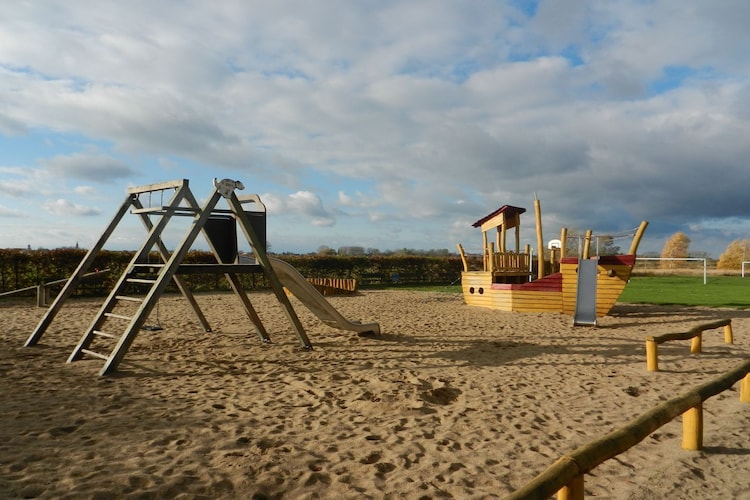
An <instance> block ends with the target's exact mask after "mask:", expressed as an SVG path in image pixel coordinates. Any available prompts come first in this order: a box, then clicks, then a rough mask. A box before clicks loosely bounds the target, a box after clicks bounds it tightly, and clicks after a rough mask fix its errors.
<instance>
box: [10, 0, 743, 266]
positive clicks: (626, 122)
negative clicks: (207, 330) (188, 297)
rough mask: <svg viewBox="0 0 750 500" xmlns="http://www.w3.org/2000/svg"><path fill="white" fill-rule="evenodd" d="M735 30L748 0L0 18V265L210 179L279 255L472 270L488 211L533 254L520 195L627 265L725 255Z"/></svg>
mask: <svg viewBox="0 0 750 500" xmlns="http://www.w3.org/2000/svg"><path fill="white" fill-rule="evenodd" d="M11 5H12V7H11ZM748 26H750V2H748V1H747V0H722V1H720V2H709V1H703V0H623V1H616V0H611V1H585V0H542V1H524V0H506V1H499V0H498V1H491V0H476V1H466V0H456V1H448V0H395V1H389V0H382V1H376V2H375V1H361V2H353V1H348V0H340V1H339V0H323V1H320V2H309V1H306V0H297V1H295V0H274V1H273V2H271V1H253V0H236V1H234V0H221V1H215V2H209V1H197V0H195V1H191V0H182V1H169V0H164V1H159V2H153V1H137V0H134V1H129V2H105V1H99V0H76V1H75V2H71V1H70V0H64V1H53V0H48V1H45V0H38V1H34V2H12V3H11V2H7V5H6V6H5V8H4V9H3V16H2V20H1V21H0V238H1V239H2V240H1V241H0V247H5V248H10V247H27V246H29V245H30V246H31V247H32V248H38V247H44V248H54V247H60V246H72V245H75V244H76V243H78V244H79V245H80V246H82V247H88V246H90V245H91V244H92V243H93V242H94V241H95V240H96V238H97V237H98V235H99V234H100V233H101V232H102V230H103V229H104V228H105V227H106V225H107V224H108V222H109V221H110V220H111V218H112V216H113V215H114V214H115V211H116V210H117V208H118V207H119V206H120V204H121V203H122V202H123V201H124V199H125V190H126V189H127V187H129V186H138V185H144V184H151V183H156V182H163V181H169V180H175V179H183V178H186V179H190V186H191V188H192V190H193V192H194V194H195V195H196V197H198V198H205V197H206V196H207V195H208V194H209V193H210V191H211V189H212V183H211V181H212V179H213V178H214V177H218V178H220V179H221V178H231V179H239V180H241V181H242V182H243V183H244V185H245V191H244V192H243V193H258V194H260V196H261V198H262V199H263V201H264V202H265V204H266V205H267V207H268V212H269V215H268V226H269V228H268V239H269V242H270V244H271V247H272V250H274V251H277V252H283V251H292V252H308V251H315V250H317V249H318V248H319V247H321V246H323V245H325V246H329V247H332V248H338V247H340V246H352V245H356V246H363V247H370V248H378V249H380V250H386V249H400V248H421V249H431V248H448V249H450V250H452V251H454V250H455V244H456V243H457V242H461V243H463V244H464V246H465V247H466V248H467V249H468V250H469V251H477V250H478V249H479V248H480V242H481V239H480V234H479V231H478V230H477V229H473V228H472V227H471V224H472V223H473V222H474V221H476V220H477V219H480V218H481V217H483V216H484V215H486V214H488V213H489V212H491V211H493V210H495V209H496V208H498V207H499V206H501V205H503V204H511V205H517V206H521V207H526V208H527V209H528V213H527V215H526V216H525V217H524V218H523V221H522V223H523V225H524V231H523V233H522V239H523V243H530V244H532V246H535V236H534V214H533V200H534V194H535V193H536V195H537V196H538V198H539V199H540V200H541V205H542V210H543V227H544V231H545V239H547V240H548V239H551V238H555V237H557V236H558V235H559V231H560V228H561V227H563V226H565V227H568V228H571V229H577V230H584V229H593V230H594V232H596V233H600V234H606V233H615V232H621V231H625V230H628V229H631V228H634V227H636V226H637V225H638V224H639V223H640V221H641V220H644V219H645V220H648V221H649V222H650V226H649V229H648V230H647V232H646V235H645V237H644V240H643V243H642V245H641V250H642V251H660V250H661V248H662V246H663V244H664V241H665V239H666V238H667V237H669V236H670V235H671V234H673V233H675V232H676V231H683V232H684V233H686V234H687V235H688V237H689V238H690V239H691V241H692V243H691V245H690V249H691V251H693V252H706V253H708V254H709V255H712V256H714V257H718V256H719V254H720V253H721V252H722V251H723V250H724V249H725V248H726V246H727V245H728V244H729V243H730V242H731V241H732V240H734V239H737V238H747V237H750V168H748V167H749V166H750V58H748V48H750V30H749V29H748ZM144 201H145V200H144ZM156 203H157V202H156V200H154V204H156ZM126 219H127V220H126V221H124V222H123V224H122V226H121V229H118V232H117V233H116V237H115V238H113V239H112V243H111V245H110V246H109V248H112V249H135V248H137V247H138V246H139V245H140V243H141V241H142V239H143V236H144V230H143V228H142V227H141V226H140V223H138V221H137V220H135V219H136V217H135V216H128V217H127V218H126ZM131 219H134V220H132V221H131Z"/></svg>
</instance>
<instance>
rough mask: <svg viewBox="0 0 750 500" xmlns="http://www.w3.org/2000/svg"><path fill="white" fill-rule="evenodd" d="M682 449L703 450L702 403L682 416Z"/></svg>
mask: <svg viewBox="0 0 750 500" xmlns="http://www.w3.org/2000/svg"><path fill="white" fill-rule="evenodd" d="M682 449H684V450H702V449H703V403H700V404H698V405H697V406H694V407H692V408H690V409H689V410H688V411H686V412H685V413H683V414H682Z"/></svg>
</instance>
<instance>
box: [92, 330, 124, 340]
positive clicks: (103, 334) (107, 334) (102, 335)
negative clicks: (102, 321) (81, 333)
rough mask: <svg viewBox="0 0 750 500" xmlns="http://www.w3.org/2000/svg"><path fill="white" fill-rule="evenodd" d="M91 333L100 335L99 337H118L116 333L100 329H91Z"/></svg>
mask: <svg viewBox="0 0 750 500" xmlns="http://www.w3.org/2000/svg"><path fill="white" fill-rule="evenodd" d="M91 333H93V334H94V335H98V336H100V337H107V338H108V339H116V338H119V337H118V336H117V335H114V334H112V333H107V332H102V331H100V330H94V331H93V332H91Z"/></svg>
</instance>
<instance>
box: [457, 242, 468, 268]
mask: <svg viewBox="0 0 750 500" xmlns="http://www.w3.org/2000/svg"><path fill="white" fill-rule="evenodd" d="M456 248H458V255H460V256H461V263H462V264H463V266H464V272H468V271H469V261H467V260H466V253H464V247H463V245H461V243H457V244H456Z"/></svg>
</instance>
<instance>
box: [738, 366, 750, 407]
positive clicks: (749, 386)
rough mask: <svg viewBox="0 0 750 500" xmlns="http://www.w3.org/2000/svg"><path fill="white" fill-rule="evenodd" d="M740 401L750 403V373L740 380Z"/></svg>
mask: <svg viewBox="0 0 750 500" xmlns="http://www.w3.org/2000/svg"><path fill="white" fill-rule="evenodd" d="M740 401H742V402H743V403H750V373H748V374H747V375H745V378H743V379H742V382H740Z"/></svg>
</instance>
